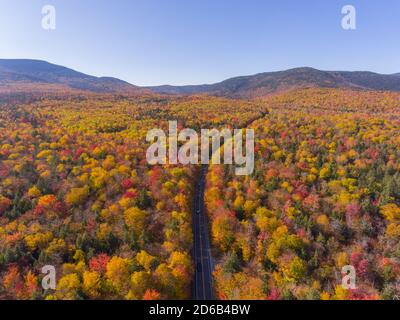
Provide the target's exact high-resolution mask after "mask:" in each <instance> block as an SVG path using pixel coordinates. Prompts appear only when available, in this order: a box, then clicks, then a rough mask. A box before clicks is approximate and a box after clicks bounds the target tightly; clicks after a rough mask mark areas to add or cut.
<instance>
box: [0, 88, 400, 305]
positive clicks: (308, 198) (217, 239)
mask: <svg viewBox="0 0 400 320" xmlns="http://www.w3.org/2000/svg"><path fill="white" fill-rule="evenodd" d="M399 101H400V95H399V94H396V93H387V92H362V91H349V90H338V89H306V90H298V91H293V92H288V93H283V94H282V93H281V94H275V95H271V96H268V97H266V98H263V99H257V100H230V99H225V98H216V97H207V96H191V97H173V96H170V97H164V96H142V97H127V96H116V95H105V94H104V95H100V94H92V95H87V96H85V95H81V94H79V95H78V94H76V93H69V92H68V91H66V92H59V93H58V94H57V95H48V96H45V97H43V96H40V95H37V94H33V93H31V94H19V95H13V94H7V95H3V96H2V99H1V107H0V129H1V130H0V298H10V299H189V298H191V294H192V291H191V285H192V279H193V274H194V272H195V270H194V269H195V268H194V266H193V261H192V245H193V243H192V242H193V237H192V209H193V208H192V205H193V195H194V194H193V193H194V182H195V181H196V177H197V176H198V174H199V168H198V166H180V165H177V166H172V165H171V166H170V165H165V166H150V165H149V164H148V163H147V161H146V157H145V155H146V149H147V147H148V143H147V142H146V140H145V136H146V133H147V131H148V130H149V129H152V128H159V127H160V128H167V125H168V120H177V121H178V125H179V127H180V128H185V127H190V128H194V129H200V128H213V127H215V128H221V127H235V128H241V127H243V126H249V127H251V128H254V129H255V137H256V142H255V150H256V163H255V170H254V172H253V174H252V175H250V176H245V177H240V176H235V174H234V167H233V166H224V165H211V166H210V167H209V173H208V175H207V188H206V210H207V214H208V217H209V220H210V221H209V222H210V223H209V224H210V226H209V227H210V230H209V231H210V234H211V238H212V245H213V255H214V259H215V262H216V269H215V271H214V285H215V288H214V289H215V293H216V297H217V298H219V299H246V298H248V299H393V297H394V296H396V295H399V294H400V288H399V284H398V281H399V278H400V244H399V240H400V191H399V190H400V189H399V187H400V172H399V170H400V154H399V153H400V151H399V146H400V135H399V127H400V119H399V110H400V108H399V107H400V105H399V104H400V102H399ZM347 264H352V265H354V266H355V267H356V270H357V286H358V288H357V290H344V289H342V288H341V286H340V284H341V281H340V279H341V274H340V270H341V267H342V266H343V265H347ZM44 265H54V266H55V267H56V270H57V289H56V290H44V289H42V287H41V284H40V282H41V279H42V277H43V274H42V273H41V268H42V266H44Z"/></svg>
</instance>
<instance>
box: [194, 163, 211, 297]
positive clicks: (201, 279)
mask: <svg viewBox="0 0 400 320" xmlns="http://www.w3.org/2000/svg"><path fill="white" fill-rule="evenodd" d="M207 170H208V166H207V165H203V166H202V168H201V176H200V179H199V180H198V181H196V186H195V199H194V206H193V244H194V246H193V258H194V267H195V270H194V271H195V279H194V286H193V287H194V288H193V289H194V290H193V291H194V292H193V297H194V299H195V300H212V299H214V294H213V284H212V270H213V269H214V267H213V261H212V258H211V249H210V238H209V232H208V227H207V217H206V215H205V212H204V189H205V183H206V175H207Z"/></svg>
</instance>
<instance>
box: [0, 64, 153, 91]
mask: <svg viewBox="0 0 400 320" xmlns="http://www.w3.org/2000/svg"><path fill="white" fill-rule="evenodd" d="M2 85H3V86H4V85H9V86H10V85H12V86H13V87H17V88H18V86H20V87H23V88H26V86H27V85H30V86H31V87H34V86H37V87H39V88H40V87H41V86H43V87H45V86H46V85H47V86H48V85H52V86H54V85H59V86H61V87H66V88H71V89H79V90H85V91H91V92H98V93H127V94H129V93H141V92H144V91H145V90H143V89H141V88H139V87H137V86H134V85H132V84H130V83H128V82H125V81H122V80H119V79H116V78H111V77H94V76H90V75H87V74H84V73H82V72H78V71H75V70H72V69H69V68H66V67H63V66H59V65H55V64H52V63H48V62H46V61H41V60H27V59H0V86H2ZM56 87H57V86H56Z"/></svg>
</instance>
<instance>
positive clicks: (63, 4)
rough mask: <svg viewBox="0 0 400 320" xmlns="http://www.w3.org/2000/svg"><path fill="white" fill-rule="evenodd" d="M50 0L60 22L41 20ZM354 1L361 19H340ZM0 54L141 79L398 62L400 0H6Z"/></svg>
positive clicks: (393, 65)
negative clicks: (346, 23) (50, 27)
mask: <svg viewBox="0 0 400 320" xmlns="http://www.w3.org/2000/svg"><path fill="white" fill-rule="evenodd" d="M47 4H50V5H54V6H55V8H56V10H57V11H56V12H57V20H56V22H57V27H56V30H54V31H46V30H43V29H42V27H41V19H42V14H41V9H42V6H44V5H47ZM347 4H351V5H354V6H355V8H356V10H357V29H356V30H351V31H346V30H343V29H342V27H341V19H342V14H341V9H342V7H343V6H344V5H347ZM0 58H29V59H41V60H46V61H49V62H52V63H56V64H60V65H64V66H67V67H70V68H73V69H76V70H78V71H82V72H85V73H88V74H91V75H96V76H114V77H117V78H120V79H123V80H126V81H129V82H130V83H132V84H136V85H160V84H174V85H182V84H201V83H213V82H218V81H221V80H224V79H226V78H229V77H233V76H238V75H247V74H254V73H259V72H265V71H277V70H284V69H289V68H293V67H301V66H310V67H314V68H318V69H323V70H349V71H352V70H369V71H375V72H380V73H396V72H400V1H398V0H379V1H378V0H345V1H342V0H304V1H298V0H246V1H244V0H242V1H239V0H217V1H216V0H197V1H193V0H168V1H166V0H118V1H96V0H85V1H82V0H44V1H43V0H29V1H26V0H0Z"/></svg>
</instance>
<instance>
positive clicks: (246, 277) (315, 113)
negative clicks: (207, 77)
mask: <svg viewBox="0 0 400 320" xmlns="http://www.w3.org/2000/svg"><path fill="white" fill-rule="evenodd" d="M265 102H266V103H267V104H268V106H269V107H270V113H269V114H268V116H266V117H265V118H262V119H259V120H257V121H255V122H254V123H252V125H251V127H252V128H253V129H254V130H255V132H256V133H255V136H256V144H255V149H256V168H255V172H254V174H253V175H252V176H246V177H238V176H235V175H234V172H233V170H232V168H230V167H229V166H222V165H221V166H220V165H215V166H211V167H210V172H209V174H208V177H207V182H208V187H207V193H206V201H207V209H208V213H209V217H210V220H211V233H212V239H213V244H214V247H215V256H216V259H217V266H216V270H215V272H214V278H215V290H216V293H217V295H218V297H219V298H220V299H272V300H276V299H324V300H328V299H397V297H398V296H399V294H400V287H399V279H400V242H399V240H400V206H399V205H400V172H399V170H400V148H399V147H400V134H399V129H400V121H399V120H400V119H399V117H398V115H399V114H398V113H399V106H400V96H399V95H398V94H394V93H376V92H352V91H341V90H321V89H310V90H305V91H299V92H291V93H287V94H283V95H276V96H272V97H268V98H267V99H265ZM344 265H352V266H354V267H355V269H356V276H357V278H356V285H357V289H355V290H346V289H343V287H342V285H341V284H342V281H341V279H342V274H341V270H342V267H343V266H344Z"/></svg>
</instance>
